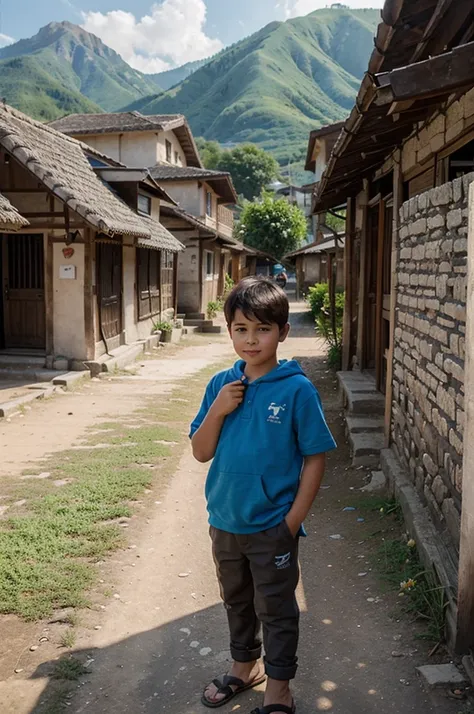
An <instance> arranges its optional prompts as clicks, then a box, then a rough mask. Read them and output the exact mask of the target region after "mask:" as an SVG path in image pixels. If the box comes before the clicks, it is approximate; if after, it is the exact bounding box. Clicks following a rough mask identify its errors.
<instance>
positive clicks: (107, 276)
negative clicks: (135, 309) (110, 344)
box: [97, 243, 122, 340]
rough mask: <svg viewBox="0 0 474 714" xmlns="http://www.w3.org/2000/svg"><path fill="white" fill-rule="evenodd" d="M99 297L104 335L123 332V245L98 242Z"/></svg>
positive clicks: (109, 336) (114, 334) (108, 336)
mask: <svg viewBox="0 0 474 714" xmlns="http://www.w3.org/2000/svg"><path fill="white" fill-rule="evenodd" d="M97 298H98V301H99V319H100V324H101V330H102V335H103V337H105V339H106V340H109V339H112V338H113V337H117V336H118V335H120V333H121V332H122V245H121V244H120V243H118V244H114V243H97Z"/></svg>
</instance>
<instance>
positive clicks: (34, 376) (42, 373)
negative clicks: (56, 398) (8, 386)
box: [0, 365, 61, 382]
mask: <svg viewBox="0 0 474 714" xmlns="http://www.w3.org/2000/svg"><path fill="white" fill-rule="evenodd" d="M59 374H61V373H60V372H58V371H57V370H49V369H41V367H39V368H38V367H22V366H20V365H18V366H17V367H9V368H4V367H3V365H2V366H1V367H0V381H1V380H6V381H12V380H15V381H17V380H22V379H24V380H28V381H32V382H51V381H52V380H53V379H54V378H55V377H57V376H58V375H59Z"/></svg>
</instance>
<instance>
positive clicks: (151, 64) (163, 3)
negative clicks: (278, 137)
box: [0, 0, 383, 72]
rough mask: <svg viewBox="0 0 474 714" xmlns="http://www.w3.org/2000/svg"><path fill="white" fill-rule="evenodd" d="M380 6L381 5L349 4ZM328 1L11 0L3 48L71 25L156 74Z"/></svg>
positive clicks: (0, 34) (351, 0)
mask: <svg viewBox="0 0 474 714" xmlns="http://www.w3.org/2000/svg"><path fill="white" fill-rule="evenodd" d="M345 2H346V4H349V5H351V6H353V7H379V8H380V7H382V4H383V2H382V0H372V1H370V0H345ZM327 4H328V2H327V0H157V1H156V2H153V0H14V1H13V0H7V2H3V3H2V2H1V0H0V6H1V7H2V13H1V24H0V44H6V43H7V42H9V41H11V40H12V39H14V40H18V39H21V38H24V37H30V36H31V35H33V34H35V33H36V32H37V31H38V30H39V28H40V27H42V26H43V25H46V24H47V23H49V22H52V21H61V20H69V21H71V22H74V23H77V24H80V25H83V26H84V27H85V28H86V29H87V30H89V31H90V32H94V34H96V35H98V36H99V37H101V39H102V40H103V41H104V42H106V44H108V45H110V46H111V47H113V48H114V49H115V50H116V51H117V52H119V53H120V54H121V55H122V57H124V59H125V60H126V61H128V62H130V64H132V65H133V66H135V67H136V68H137V69H140V70H142V71H144V72H157V71H161V70H163V69H167V68H170V67H173V66H177V65H180V64H183V63H184V62H187V61H192V60H196V59H202V58H205V57H208V56H209V55H211V54H214V53H215V52H217V51H218V50H219V49H221V48H222V47H224V46H227V45H229V44H231V43H232V42H236V41H237V40H239V39H241V38H242V37H245V36H247V35H249V34H251V33H252V32H255V31H256V30H258V29H259V28H261V27H263V26H264V25H266V24H267V23H269V22H271V21H273V20H285V19H288V18H289V17H295V16H297V15H305V14H307V13H308V12H311V11H312V10H315V9H318V8H320V7H325V6H326V5H327Z"/></svg>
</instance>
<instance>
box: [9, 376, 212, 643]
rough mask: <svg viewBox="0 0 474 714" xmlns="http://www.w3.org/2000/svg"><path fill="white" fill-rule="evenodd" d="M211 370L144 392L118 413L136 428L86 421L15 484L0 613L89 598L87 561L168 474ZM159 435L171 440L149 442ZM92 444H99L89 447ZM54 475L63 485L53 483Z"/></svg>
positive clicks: (104, 549) (109, 546)
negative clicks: (141, 400) (66, 446)
mask: <svg viewBox="0 0 474 714" xmlns="http://www.w3.org/2000/svg"><path fill="white" fill-rule="evenodd" d="M215 371H216V369H215V368H210V369H206V370H203V371H202V372H201V373H199V375H197V376H196V379H195V380H194V379H193V380H187V382H186V386H184V385H183V387H179V388H178V389H176V390H175V391H174V392H173V393H172V394H170V395H169V396H168V397H167V398H166V399H161V400H160V401H159V402H158V403H157V401H156V400H155V399H147V400H146V401H145V404H144V407H143V409H140V410H139V411H138V412H136V413H134V414H133V415H131V414H127V415H126V417H125V418H124V420H125V421H126V420H130V419H131V418H136V417H141V420H140V421H139V422H138V423H137V426H138V428H133V429H132V428H130V427H129V426H125V425H123V424H121V423H120V421H116V422H115V421H108V422H104V423H103V424H102V425H99V426H98V427H97V426H94V431H95V432H99V433H92V434H89V436H88V437H87V439H86V442H85V446H86V448H84V449H80V450H74V449H71V450H69V451H65V452H62V453H60V454H56V455H54V456H53V457H51V459H49V460H48V461H46V462H42V463H41V468H40V470H41V471H44V472H49V473H50V474H51V476H50V477H49V478H47V479H44V480H32V481H30V480H28V481H23V482H21V484H20V485H19V486H17V485H15V487H14V490H15V497H16V498H18V499H20V498H26V499H27V504H26V505H25V509H26V512H25V513H22V514H19V515H17V516H12V517H10V518H9V519H7V520H5V521H2V522H1V524H0V613H4V614H7V613H8V614H9V613H14V614H17V615H19V616H20V617H23V618H24V619H26V620H35V619H38V618H41V617H46V616H49V615H50V614H51V613H52V612H53V610H55V609H57V608H65V607H73V608H77V607H84V606H86V605H88V604H89V603H88V599H87V597H86V593H87V590H88V589H90V588H91V587H92V586H93V585H94V583H95V581H96V577H97V574H96V568H95V567H94V562H95V561H97V559H100V558H102V557H104V556H105V555H107V554H108V553H110V552H111V551H113V550H114V549H116V548H118V547H120V546H122V545H123V544H124V537H125V536H124V531H123V529H122V528H120V526H119V525H118V523H117V521H118V519H120V518H124V517H130V516H131V515H132V514H133V503H134V501H136V500H138V499H139V498H141V496H142V495H143V491H144V490H145V489H146V488H148V487H149V486H151V485H152V484H151V480H152V479H153V480H155V482H156V480H157V479H160V481H164V480H165V478H166V477H167V476H168V475H170V474H172V473H173V471H174V468H175V465H176V463H177V460H178V459H179V457H180V455H181V453H182V449H183V448H184V444H185V443H186V441H187V432H188V428H189V422H190V420H191V419H192V417H193V416H194V415H195V412H196V410H197V407H198V405H199V401H200V399H201V397H202V394H203V391H204V386H205V384H206V382H207V381H208V378H209V377H210V376H211V375H212V374H213V373H214V372H215ZM173 399H183V400H186V401H179V402H173V401H172V400H173ZM169 424H170V425H172V426H169ZM101 432H102V433H101ZM166 441H170V442H176V443H178V446H176V447H174V448H173V447H171V446H168V445H166V444H163V443H157V442H166ZM98 444H104V447H103V448H93V447H94V446H95V447H96V446H97V445H98ZM179 445H181V447H182V448H180V446H179ZM87 447H90V448H87ZM143 464H154V465H155V468H154V469H153V470H151V469H149V468H144V467H143ZM28 472H29V473H30V474H31V473H34V470H32V468H29V470H28ZM57 479H60V480H62V481H63V482H65V485H62V486H61V487H56V486H55V485H54V481H55V480H57ZM67 646H68V645H67Z"/></svg>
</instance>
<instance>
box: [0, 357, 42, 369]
mask: <svg viewBox="0 0 474 714" xmlns="http://www.w3.org/2000/svg"><path fill="white" fill-rule="evenodd" d="M45 361H46V357H44V356H43V355H40V356H33V355H14V354H8V353H6V354H1V355H0V369H19V368H21V369H23V370H24V371H26V370H32V371H35V370H38V369H42V368H43V367H44V365H45Z"/></svg>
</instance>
